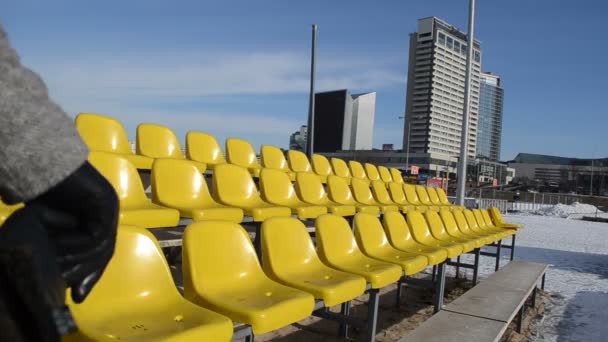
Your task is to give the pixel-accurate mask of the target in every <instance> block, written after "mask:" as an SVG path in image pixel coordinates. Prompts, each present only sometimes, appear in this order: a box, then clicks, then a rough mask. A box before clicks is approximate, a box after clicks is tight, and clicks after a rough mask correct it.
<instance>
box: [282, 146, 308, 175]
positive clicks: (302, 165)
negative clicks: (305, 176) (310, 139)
mask: <svg viewBox="0 0 608 342" xmlns="http://www.w3.org/2000/svg"><path fill="white" fill-rule="evenodd" d="M287 162H288V163H289V168H290V169H291V171H292V172H294V173H296V172H311V173H312V167H311V166H310V161H309V160H308V157H307V156H306V154H304V152H300V151H295V150H289V151H288V152H287Z"/></svg>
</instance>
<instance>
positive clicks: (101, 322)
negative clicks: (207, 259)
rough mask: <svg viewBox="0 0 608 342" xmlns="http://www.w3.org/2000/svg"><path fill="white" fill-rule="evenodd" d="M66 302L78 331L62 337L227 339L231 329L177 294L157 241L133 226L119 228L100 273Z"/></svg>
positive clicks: (221, 318)
mask: <svg viewBox="0 0 608 342" xmlns="http://www.w3.org/2000/svg"><path fill="white" fill-rule="evenodd" d="M69 298H70V297H69V296H68V300H69ZM69 307H70V309H71V311H72V314H73V316H74V319H75V320H76V323H77V324H78V329H79V332H78V333H76V334H72V335H68V337H66V338H64V339H63V341H117V340H120V341H230V340H231V337H232V331H233V325H232V322H231V321H230V319H229V318H227V317H225V316H222V315H220V314H218V313H215V312H213V311H210V310H208V309H205V308H202V307H200V306H197V305H195V304H193V303H191V302H189V301H187V300H186V299H184V298H183V297H182V296H181V295H180V294H179V292H178V291H177V288H176V287H175V284H174V283H173V278H172V276H171V270H170V269H169V265H167V262H166V261H165V257H164V255H163V252H162V251H161V248H160V246H159V245H158V242H157V241H156V239H155V238H154V236H153V235H152V234H151V233H150V232H148V231H146V230H145V229H143V228H137V227H130V226H120V227H119V228H118V235H117V239H116V249H115V252H114V256H113V257H112V260H111V261H110V263H109V264H108V266H107V268H106V270H105V272H104V274H103V276H102V277H101V279H100V280H99V282H98V283H97V284H96V285H95V287H94V288H93V290H92V291H91V293H90V294H89V296H88V297H87V299H86V300H85V301H84V302H83V303H82V304H75V303H69Z"/></svg>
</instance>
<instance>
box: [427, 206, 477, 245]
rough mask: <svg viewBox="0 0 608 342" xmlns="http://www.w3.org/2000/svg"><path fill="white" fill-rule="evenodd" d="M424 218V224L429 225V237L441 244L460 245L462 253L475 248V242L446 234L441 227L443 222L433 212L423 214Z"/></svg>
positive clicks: (443, 227)
mask: <svg viewBox="0 0 608 342" xmlns="http://www.w3.org/2000/svg"><path fill="white" fill-rule="evenodd" d="M424 216H425V218H426V222H427V223H428V225H429V228H430V231H431V235H433V237H434V238H435V239H436V240H438V241H439V242H441V243H449V244H454V245H457V244H460V245H462V251H463V253H467V252H470V251H472V250H474V249H475V248H476V244H475V240H471V239H466V238H456V237H453V236H451V235H450V234H448V232H447V231H446V229H445V226H444V225H443V221H442V220H441V217H440V216H439V214H438V213H437V212H435V211H431V210H429V211H427V212H426V213H424Z"/></svg>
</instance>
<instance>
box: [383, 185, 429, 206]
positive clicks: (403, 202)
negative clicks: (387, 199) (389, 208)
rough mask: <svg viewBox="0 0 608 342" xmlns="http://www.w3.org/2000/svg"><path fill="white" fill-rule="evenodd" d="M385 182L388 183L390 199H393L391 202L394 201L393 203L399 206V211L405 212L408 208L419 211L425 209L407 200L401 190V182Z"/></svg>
mask: <svg viewBox="0 0 608 342" xmlns="http://www.w3.org/2000/svg"><path fill="white" fill-rule="evenodd" d="M387 184H388V191H389V193H390V195H391V199H392V200H393V202H395V204H397V205H399V206H400V207H401V211H402V212H403V213H407V212H408V211H410V210H418V211H420V212H424V211H426V207H424V206H415V205H413V204H411V203H410V202H408V201H407V198H406V197H405V192H404V191H403V184H400V183H395V182H391V183H387Z"/></svg>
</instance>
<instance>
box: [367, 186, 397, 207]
mask: <svg viewBox="0 0 608 342" xmlns="http://www.w3.org/2000/svg"><path fill="white" fill-rule="evenodd" d="M389 184H390V183H389ZM372 192H373V194H374V197H375V198H376V201H378V203H381V204H386V205H390V204H395V203H394V202H393V201H392V200H391V195H389V193H388V190H386V183H384V182H383V181H381V180H376V181H373V182H372Z"/></svg>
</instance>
